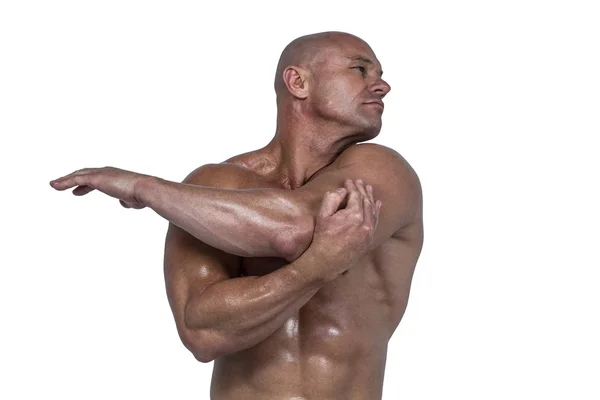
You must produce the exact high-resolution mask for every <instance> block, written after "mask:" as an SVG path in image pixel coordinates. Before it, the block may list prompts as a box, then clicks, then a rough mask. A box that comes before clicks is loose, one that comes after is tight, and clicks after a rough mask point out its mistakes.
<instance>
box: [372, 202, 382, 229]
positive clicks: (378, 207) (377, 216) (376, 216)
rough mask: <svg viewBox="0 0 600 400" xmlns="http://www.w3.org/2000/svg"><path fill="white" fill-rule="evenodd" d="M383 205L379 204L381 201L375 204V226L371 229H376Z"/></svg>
mask: <svg viewBox="0 0 600 400" xmlns="http://www.w3.org/2000/svg"><path fill="white" fill-rule="evenodd" d="M382 204H383V203H382V202H381V200H377V203H376V204H375V226H374V227H373V229H376V228H377V224H378V223H379V214H380V213H381V205H382Z"/></svg>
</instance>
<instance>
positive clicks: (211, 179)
mask: <svg viewBox="0 0 600 400" xmlns="http://www.w3.org/2000/svg"><path fill="white" fill-rule="evenodd" d="M256 179H257V176H256V173H254V172H253V171H251V170H249V169H248V168H246V167H244V166H243V165H240V164H236V163H231V162H223V163H219V164H205V165H202V166H201V167H198V168H196V169H195V170H194V171H192V172H191V173H190V174H189V175H188V176H187V177H186V178H185V179H184V180H183V183H188V184H191V185H200V186H210V187H216V188H221V189H241V188H245V187H252V183H253V182H254V181H255V180H256Z"/></svg>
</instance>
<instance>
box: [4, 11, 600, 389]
mask: <svg viewBox="0 0 600 400" xmlns="http://www.w3.org/2000/svg"><path fill="white" fill-rule="evenodd" d="M215 3H216V2H212V3H211V5H210V6H207V5H201V4H200V2H192V1H188V2H166V1H165V2H157V1H103V2H91V1H37V2H34V1H4V2H2V5H0V57H1V59H0V133H1V146H0V148H1V150H0V151H1V155H2V157H1V161H0V162H1V163H2V165H1V167H2V185H1V188H2V189H1V190H2V196H1V199H2V200H1V201H2V211H3V218H2V222H3V229H2V267H1V270H0V271H1V277H0V307H1V309H0V318H1V319H0V324H1V330H0V335H1V340H0V368H1V370H2V372H1V375H0V398H2V399H42V398H44V399H46V398H52V399H54V398H56V399H59V398H60V399H143V398H162V399H179V398H196V399H207V398H208V390H209V384H210V374H211V371H212V364H200V363H198V362H197V361H195V359H194V358H193V357H192V356H191V355H190V354H189V353H188V352H187V351H186V350H185V348H184V347H183V345H182V344H181V343H180V341H179V338H178V336H177V333H176V330H175V325H174V323H173V320H172V316H171V311H170V309H169V306H168V303H167V298H166V295H165V290H164V282H163V276H162V256H163V246H164V234H165V232H166V227H167V223H166V222H165V221H164V220H162V219H161V218H160V217H158V216H157V215H156V214H154V213H153V212H152V211H151V210H142V211H133V210H125V209H122V208H121V207H120V206H119V205H118V203H117V201H116V200H114V199H110V198H108V197H106V196H104V195H102V194H100V193H97V192H94V193H92V194H90V195H88V196H85V197H83V198H77V197H74V196H72V195H71V194H70V193H69V192H62V193H59V192H56V191H54V190H53V189H51V188H50V186H49V185H48V182H49V181H50V180H51V179H54V178H57V177H59V176H62V175H64V174H66V173H69V172H71V171H73V170H75V169H79V168H83V167H99V166H105V165H111V166H117V167H121V168H125V169H130V170H133V171H137V172H143V173H147V174H152V175H157V176H160V177H162V178H165V179H170V180H174V181H180V180H181V179H183V178H184V177H185V176H186V175H187V174H188V173H189V172H190V171H192V170H193V169H194V168H196V167H197V166H199V165H202V164H205V163H212V162H220V161H222V160H224V159H226V158H228V157H229V156H231V155H234V154H238V153H241V152H245V151H250V150H253V149H256V148H259V147H262V146H263V145H265V144H266V143H267V142H268V141H269V140H270V138H271V137H272V135H273V133H274V127H275V97H274V92H273V89H272V83H273V75H274V71H275V66H276V63H277V60H278V57H279V54H280V52H281V50H282V49H283V47H284V46H285V45H286V44H287V43H288V42H289V41H291V40H292V39H294V38H296V37H297V36H300V35H303V34H307V33H314V32H319V31H324V30H341V31H347V32H351V33H354V34H356V35H358V36H360V37H362V38H363V39H365V40H366V41H367V42H368V43H370V44H371V46H372V47H373V49H374V51H375V53H376V54H377V56H378V58H379V60H380V61H381V63H382V64H383V69H384V71H385V72H384V77H385V78H386V80H387V81H388V82H389V83H390V84H391V86H392V91H391V92H390V94H389V95H388V97H387V98H386V112H385V115H384V127H383V129H382V132H381V134H380V136H379V137H378V138H376V140H374V142H376V143H382V144H385V145H388V146H390V147H393V148H394V149H396V150H398V151H399V152H400V153H402V154H403V155H404V156H405V157H406V158H407V160H408V161H409V162H410V163H411V164H412V166H413V167H414V168H415V170H416V171H417V173H418V174H419V176H420V178H421V181H422V185H423V191H424V206H425V211H424V212H425V224H426V238H425V246H424V248H423V253H422V256H421V259H420V260H419V263H418V265H417V270H416V273H415V276H414V280H413V288H412V293H411V298H410V302H409V306H408V310H407V312H406V315H405V317H404V320H403V321H402V323H401V324H400V327H399V328H398V330H397V331H396V333H395V335H394V337H393V339H392V341H391V343H390V347H389V353H388V364H387V370H386V377H385V384H384V399H411V400H417V399H461V400H466V399H477V400H481V399H503V400H504V399H578V400H579V399H598V398H600V387H599V383H598V382H599V381H598V377H599V376H600V365H599V363H600V361H599V360H600V346H599V344H598V338H599V337H600V328H599V327H598V324H599V312H598V306H599V305H600V294H599V291H598V285H599V283H600V282H599V280H598V277H599V272H598V271H599V268H600V257H599V256H598V238H599V235H598V226H599V223H600V218H599V212H598V205H599V203H600V202H599V200H600V196H599V190H598V175H599V172H600V163H599V161H598V156H597V153H598V150H599V147H598V145H597V144H595V143H597V142H596V141H595V140H594V139H597V138H598V135H599V134H600V122H599V120H600V117H599V113H600V79H599V76H600V73H599V71H600V56H599V49H600V40H599V38H600V29H599V27H598V26H599V24H598V21H599V19H600V14H599V13H598V9H597V7H596V4H594V3H596V2H594V1H573V0H572V1H527V0H519V1H502V2H500V1H495V2H490V1H485V2H484V1H464V0H462V1H460V0H459V1H451V2H450V1H418V2H417V1H412V2H397V3H394V6H392V5H391V4H392V3H391V2H390V3H382V2H373V1H371V2H352V1H304V2H279V3H277V4H276V5H275V4H273V5H268V4H266V3H260V2H258V3H257V2H241V1H240V2H220V3H219V4H218V5H216V4H215Z"/></svg>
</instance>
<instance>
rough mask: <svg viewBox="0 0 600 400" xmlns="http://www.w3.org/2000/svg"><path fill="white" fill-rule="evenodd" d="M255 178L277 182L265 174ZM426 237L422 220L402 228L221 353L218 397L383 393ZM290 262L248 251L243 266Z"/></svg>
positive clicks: (246, 271)
mask: <svg viewBox="0 0 600 400" xmlns="http://www.w3.org/2000/svg"><path fill="white" fill-rule="evenodd" d="M242 161H243V160H241V159H240V160H236V159H232V160H230V162H233V163H236V162H237V163H239V164H240V165H244V163H243V162H242ZM335 167H336V166H335V165H333V164H332V165H331V166H330V167H326V168H335ZM250 181H251V182H252V186H254V187H277V185H276V184H274V183H273V181H270V180H267V179H264V178H262V177H260V176H259V175H254V177H253V179H251V180H250ZM422 237H423V230H422V224H421V222H420V221H418V222H415V224H413V225H412V226H409V227H408V228H405V229H403V230H402V231H401V232H397V234H395V235H394V236H392V237H391V238H390V239H388V240H387V242H385V243H384V244H383V245H381V246H380V247H378V248H377V249H375V250H373V251H372V252H371V253H369V254H367V255H365V256H364V257H363V259H362V260H361V261H360V262H359V263H357V265H355V266H353V267H352V268H351V269H350V270H348V271H347V272H346V273H345V274H343V275H342V276H340V277H339V278H337V279H336V280H334V281H332V282H330V283H328V284H326V285H325V286H323V287H322V288H321V289H320V290H319V291H318V292H317V293H316V294H315V295H314V296H313V297H312V298H311V299H310V300H309V301H308V302H307V303H306V304H305V305H304V306H303V307H302V308H301V309H300V310H299V311H298V312H297V313H296V314H295V315H293V316H292V317H290V318H289V319H288V320H287V322H286V323H285V324H284V326H282V327H281V328H280V329H278V330H277V331H275V332H274V333H273V334H272V335H271V336H269V337H268V338H267V339H265V340H264V341H262V342H261V343H259V344H258V345H256V346H254V347H252V348H249V349H246V350H244V351H240V352H238V353H234V354H229V355H226V356H223V357H221V358H218V359H216V360H215V362H214V370H213V377H212V385H211V398H212V399H214V400H228V399H252V400H260V399H265V400H267V399H268V400H271V399H273V400H275V399H277V400H283V399H286V400H292V399H293V400H305V399H306V400H309V399H319V400H327V399H344V400H354V399H356V400H374V399H380V398H381V392H382V387H383V377H384V371H385V362H386V354H387V345H388V342H389V339H390V338H391V335H392V333H393V332H394V330H395V329H396V327H397V326H398V324H399V323H400V320H401V318H402V315H403V314H404V311H405V309H406V304H407V301H408V295H409V291H410V283H411V280H412V275H413V271H414V267H415V264H416V261H417V258H418V256H419V253H420V250H421V246H422ZM283 265H285V261H284V260H281V259H274V258H268V259H267V258H246V259H244V260H243V262H242V271H241V272H240V274H241V275H264V274H267V273H269V272H272V271H274V270H275V269H277V268H280V267H282V266H283Z"/></svg>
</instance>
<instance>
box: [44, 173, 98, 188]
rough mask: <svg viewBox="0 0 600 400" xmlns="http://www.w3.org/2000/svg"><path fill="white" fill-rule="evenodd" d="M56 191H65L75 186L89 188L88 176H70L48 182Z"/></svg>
mask: <svg viewBox="0 0 600 400" xmlns="http://www.w3.org/2000/svg"><path fill="white" fill-rule="evenodd" d="M50 186H52V187H53V188H54V189H56V190H66V189H70V188H72V187H75V186H90V182H89V175H72V176H69V177H65V178H61V179H59V180H56V181H52V182H50Z"/></svg>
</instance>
